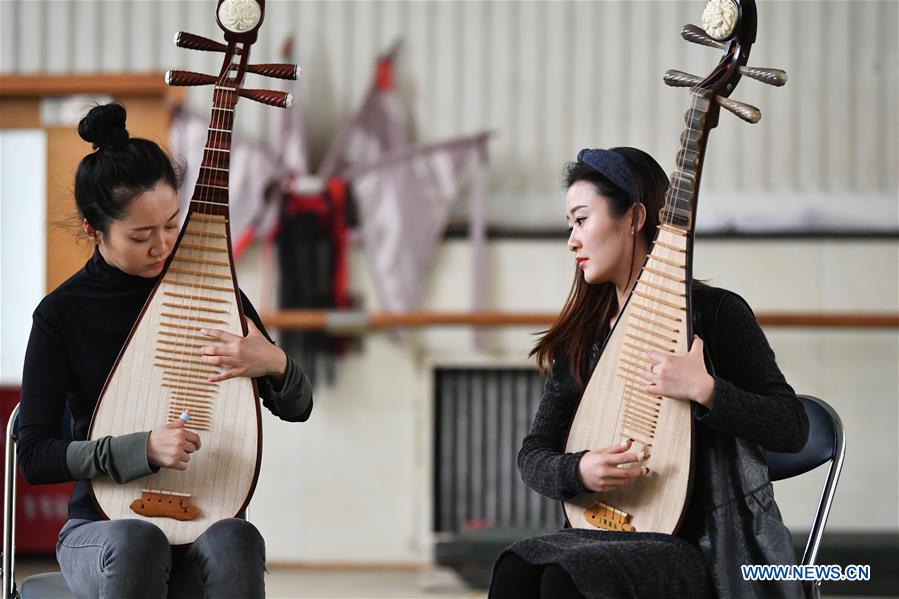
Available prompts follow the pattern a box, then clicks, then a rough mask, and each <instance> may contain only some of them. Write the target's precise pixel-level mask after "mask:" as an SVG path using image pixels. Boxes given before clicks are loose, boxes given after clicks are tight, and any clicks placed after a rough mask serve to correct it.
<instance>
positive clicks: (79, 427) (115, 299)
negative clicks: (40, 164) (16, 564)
mask: <svg viewBox="0 0 899 599" xmlns="http://www.w3.org/2000/svg"><path fill="white" fill-rule="evenodd" d="M155 283H156V278H152V279H147V278H144V277H139V276H134V275H129V274H126V273H124V272H122V271H121V270H119V269H117V268H115V267H113V266H111V265H109V264H107V263H106V261H105V260H103V257H102V256H101V255H100V252H99V251H95V252H94V255H93V256H92V257H91V259H90V260H89V261H88V262H87V264H85V266H84V268H82V269H81V270H80V271H78V272H77V273H75V274H74V275H73V276H72V277H71V278H69V279H68V280H67V281H66V282H64V283H63V284H62V285H60V286H59V287H57V288H56V289H55V290H54V291H53V292H52V293H50V294H49V295H48V296H47V297H45V298H44V299H43V301H41V303H40V304H39V305H38V307H37V308H36V309H35V311H34V315H33V323H32V327H31V336H30V337H29V339H28V349H27V351H26V353H25V368H24V372H23V375H22V397H21V401H20V408H19V437H18V454H19V466H20V468H21V469H22V473H23V474H24V476H25V479H26V480H27V481H28V482H30V483H32V484H43V483H58V482H65V481H70V480H77V481H78V482H77V483H76V485H75V490H74V491H73V493H72V497H71V499H70V500H69V518H83V519H88V520H99V519H100V515H99V514H98V513H97V510H96V508H95V507H94V505H93V501H92V500H91V496H90V490H89V485H88V479H90V478H93V477H95V476H102V475H107V476H110V477H112V478H113V480H116V481H117V482H128V481H130V480H134V479H136V478H139V477H141V476H146V475H148V474H150V473H151V472H153V471H154V468H152V467H151V466H150V465H149V464H148V462H147V437H148V436H149V431H143V432H135V433H133V434H130V435H122V436H119V437H105V438H103V439H98V440H94V441H86V440H85V439H87V432H88V428H89V426H90V422H91V417H92V415H93V413H94V407H95V406H96V404H97V399H98V398H99V397H100V391H101V390H102V389H103V385H104V383H105V382H106V378H107V376H108V375H109V372H110V370H112V366H113V363H114V362H115V359H116V357H117V356H118V354H119V351H120V350H121V349H122V346H123V345H124V344H125V340H126V339H127V337H128V334H129V333H130V332H131V329H132V327H133V326H134V323H135V321H136V320H137V317H138V315H139V314H140V310H141V308H142V307H143V305H144V303H146V301H147V298H148V297H149V295H150V291H151V290H152V289H153V286H154V285H155ZM240 297H241V300H242V302H243V310H244V314H245V315H246V316H247V317H248V318H250V319H251V320H252V321H253V322H254V323H255V324H256V326H257V327H258V328H259V330H260V331H261V332H262V334H263V335H265V336H266V338H268V339H269V340H270V341H271V338H270V337H269V336H268V333H266V331H265V328H264V327H263V326H262V321H261V320H260V319H259V315H258V314H257V313H256V310H255V309H254V308H253V306H252V305H251V304H250V301H249V300H248V299H247V298H246V296H245V295H244V294H243V292H241V293H240ZM256 382H257V384H258V388H259V395H260V397H262V399H263V405H264V406H265V407H266V408H268V409H269V410H270V411H271V412H272V413H273V414H275V415H276V416H278V417H279V418H281V419H282V420H288V421H291V422H299V421H305V420H306V419H308V418H309V414H310V412H311V411H312V386H311V384H310V383H309V379H308V378H307V377H306V375H305V374H304V373H303V372H302V370H301V369H300V368H299V367H298V366H297V365H296V364H295V363H294V362H293V361H292V360H291V359H290V358H289V357H288V360H287V372H286V373H285V377H284V382H283V384H282V385H281V388H280V389H277V388H275V387H274V386H273V385H274V382H273V381H271V380H270V379H269V378H259V379H256ZM66 405H68V407H69V410H70V411H71V413H72V416H73V417H74V431H73V435H72V436H73V438H74V439H75V440H74V441H69V440H64V439H63V435H62V431H61V430H60V423H61V422H62V417H63V412H64V410H65V406H66Z"/></svg>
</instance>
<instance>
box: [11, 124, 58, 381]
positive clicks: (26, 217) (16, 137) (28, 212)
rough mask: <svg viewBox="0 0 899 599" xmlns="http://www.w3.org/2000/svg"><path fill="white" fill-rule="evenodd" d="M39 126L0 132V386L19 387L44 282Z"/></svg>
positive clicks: (43, 191)
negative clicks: (32, 324)
mask: <svg viewBox="0 0 899 599" xmlns="http://www.w3.org/2000/svg"><path fill="white" fill-rule="evenodd" d="M46 155H47V136H46V134H45V133H44V132H43V131H42V130H25V129H23V130H19V131H3V130H0V157H2V158H0V198H2V201H0V385H19V384H20V383H21V382H22V364H23V362H24V358H25V347H26V345H27V343H28V333H29V332H30V331H31V312H32V311H33V310H34V307H35V306H36V305H37V303H38V302H39V301H40V300H41V298H42V297H43V296H44V286H45V285H46V268H45V261H46V253H47V249H46V245H47V244H46V240H45V237H44V236H43V235H42V234H41V232H42V231H44V230H45V229H46V224H47V215H46V200H45V197H46V195H47V193H46V191H47V190H46V181H47V176H46Z"/></svg>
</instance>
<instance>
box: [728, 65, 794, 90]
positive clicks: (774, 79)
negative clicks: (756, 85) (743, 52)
mask: <svg viewBox="0 0 899 599" xmlns="http://www.w3.org/2000/svg"><path fill="white" fill-rule="evenodd" d="M740 74H741V75H745V76H747V77H749V78H750V79H755V80H756V81H761V82H762V83H767V84H768V85H774V86H777V87H780V86H781V85H783V84H784V83H786V82H787V73H786V71H782V70H780V69H761V68H758V67H740Z"/></svg>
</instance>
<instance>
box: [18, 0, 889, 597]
mask: <svg viewBox="0 0 899 599" xmlns="http://www.w3.org/2000/svg"><path fill="white" fill-rule="evenodd" d="M215 6H216V2H214V1H213V0H184V1H165V2H162V1H157V2H151V1H149V0H137V1H131V0H121V1H105V2H104V1H93V0H58V1H53V0H50V1H37V0H35V1H26V0H0V185H2V187H0V193H2V196H0V200H2V201H0V216H2V219H0V220H2V238H0V242H2V244H0V251H2V254H0V268H2V271H0V274H2V313H0V318H2V321H0V325H2V369H0V384H2V386H3V388H2V400H3V406H2V408H3V412H2V413H3V415H4V417H5V416H6V415H8V413H9V412H10V411H11V409H12V407H13V406H14V405H15V403H16V402H17V399H18V385H19V384H20V382H21V367H22V357H23V355H24V348H25V344H26V342H27V338H28V332H29V330H30V326H31V318H30V315H31V311H32V310H33V309H34V307H35V305H36V304H37V302H38V301H40V299H41V298H42V297H43V296H44V295H45V294H46V293H48V292H49V291H51V290H52V289H53V288H54V287H55V286H56V285H58V284H59V283H60V282H62V281H63V280H65V279H66V278H67V277H68V276H70V275H71V274H72V273H74V272H75V271H76V270H77V269H78V268H80V267H81V265H83V263H84V261H85V260H86V259H87V257H88V256H89V255H90V251H91V248H90V247H89V246H88V244H87V243H86V242H85V241H78V240H77V239H76V235H75V233H76V232H75V231H74V230H73V229H71V228H66V227H65V226H62V223H63V222H64V221H65V220H66V218H67V217H70V216H71V215H72V214H73V213H74V197H73V193H72V189H73V180H74V179H73V177H74V171H75V168H76V167H77V164H78V161H79V160H80V158H81V157H82V156H84V155H85V154H86V153H88V152H89V151H90V146H89V145H88V144H86V143H84V142H83V141H81V140H80V139H79V138H78V136H77V133H76V132H75V126H76V125H77V122H78V120H79V119H80V118H81V116H83V114H85V113H86V112H87V110H88V109H89V108H90V107H91V106H92V105H93V104H95V103H97V102H107V101H110V100H113V99H115V100H118V101H121V102H123V103H124V104H125V106H126V107H127V109H128V128H129V131H130V132H131V134H132V135H138V136H143V137H147V138H150V139H153V140H155V141H157V142H159V143H160V144H161V145H162V146H164V147H165V148H167V149H168V150H169V151H171V152H172V154H173V155H174V156H175V158H176V160H178V161H179V162H180V163H181V164H182V166H183V167H184V168H185V169H186V175H185V182H184V186H183V188H182V190H181V195H182V198H183V200H184V201H185V202H186V201H187V200H188V199H189V197H190V194H191V192H192V189H193V184H194V180H195V177H196V169H197V168H198V161H199V156H200V154H201V151H202V146H203V142H204V141H205V130H206V127H207V125H208V123H209V114H210V107H211V90H210V88H208V87H192V88H180V87H178V88H175V87H167V86H166V85H165V83H164V80H163V79H164V78H163V73H164V72H165V71H166V70H168V69H181V70H188V71H197V72H201V73H208V74H217V73H218V71H219V69H220V66H221V59H222V55H221V54H219V53H216V52H198V51H190V50H186V49H181V48H178V47H176V46H175V44H173V43H172V38H173V36H174V35H175V33H176V32H178V31H187V32H190V33H194V34H198V35H202V36H205V37H209V38H211V39H213V40H216V41H222V39H223V38H222V34H221V31H220V30H219V29H218V27H217V26H216V24H215V20H214V12H215ZM703 6H704V3H703V2H700V1H698V0H697V1H692V0H691V1H665V2H651V1H645V2H644V1H634V2H624V1H618V2H613V1H596V2H568V1H546V2H538V1H535V2H512V1H510V2H487V1H471V2H442V1H441V2H438V1H433V2H430V1H429V2H406V1H400V2H379V1H371V2H339V1H335V2H326V1H299V2H294V1H286V0H283V1H278V0H269V1H268V2H267V3H266V10H265V22H264V23H263V25H262V28H261V30H260V34H259V40H258V42H257V43H256V44H255V45H253V46H252V48H251V62H254V63H268V62H295V63H298V64H299V65H300V67H301V68H302V77H301V78H300V79H299V80H298V81H296V82H295V83H294V82H281V81H278V80H274V79H269V78H264V77H260V76H258V75H248V76H247V80H246V81H245V85H244V86H245V87H251V88H262V89H278V90H284V91H290V92H292V94H293V98H294V102H293V104H292V106H291V107H290V108H289V109H286V110H282V109H278V108H274V107H270V106H263V105H260V104H257V103H254V102H251V101H249V100H247V99H241V101H240V102H239V103H238V108H237V112H236V118H235V130H234V131H235V136H234V152H233V154H232V164H231V167H232V174H231V192H230V193H231V203H232V207H231V210H232V231H231V233H232V240H233V242H234V247H235V254H236V256H237V274H238V280H239V282H240V285H241V287H242V289H243V290H244V291H245V292H246V293H247V295H248V296H249V297H250V299H251V300H252V301H253V303H254V305H256V307H257V308H258V309H259V311H260V312H262V313H263V314H264V319H265V321H266V323H267V326H268V327H269V330H270V332H271V333H272V334H273V335H275V336H276V337H277V338H278V339H279V342H280V343H281V345H282V346H284V347H285V349H287V351H289V352H290V353H291V355H293V356H294V357H295V358H296V359H297V360H298V361H299V362H300V364H301V365H303V366H304V368H306V369H307V371H308V372H309V373H310V375H311V376H312V377H313V378H314V380H315V384H316V390H315V409H314V411H313V414H312V417H311V419H310V420H309V421H308V422H307V423H303V424H289V423H285V422H281V421H278V420H277V419H275V418H274V417H272V416H271V415H270V414H268V413H267V412H266V411H263V425H264V435H263V439H264V449H263V456H264V457H263V466H262V472H261V474H260V479H259V484H258V486H257V489H256V494H255V496H254V498H253V502H252V503H251V508H250V519H251V520H252V521H253V523H254V524H255V525H256V526H257V527H258V528H259V529H260V531H261V532H262V534H263V536H264V537H265V540H266V545H267V552H268V563H269V569H270V571H271V575H270V576H271V579H270V584H269V592H270V594H271V595H272V596H360V597H362V596H419V595H420V596H429V595H432V594H435V595H450V596H481V595H483V590H479V589H483V587H484V586H485V585H486V581H487V580H489V569H490V566H491V564H492V561H493V559H494V558H495V556H496V555H497V554H498V552H499V551H500V550H501V549H502V547H504V546H505V545H506V544H508V543H509V542H511V541H512V540H514V539H516V538H518V537H520V536H522V535H527V534H535V533H536V532H538V531H543V530H554V529H556V528H558V527H559V526H560V525H561V522H562V517H561V510H560V506H559V505H558V504H557V503H555V502H552V501H549V500H545V499H543V498H541V497H539V496H538V495H536V494H535V493H533V492H531V491H529V490H527V489H526V488H525V487H524V485H523V484H522V483H521V481H520V479H519V476H518V472H517V468H516V466H515V455H516V453H517V450H518V447H519V446H520V442H521V439H522V437H523V436H524V434H526V432H527V430H528V427H529V425H530V420H531V418H532V415H533V412H534V410H535V409H536V405H537V403H538V402H539V399H540V395H541V391H542V379H541V377H540V376H539V374H538V373H537V372H536V370H535V369H534V368H533V364H532V363H531V362H529V361H528V360H527V357H526V356H527V353H528V351H529V350H530V348H531V347H532V346H533V343H534V341H535V333H537V332H539V331H540V330H543V329H545V327H546V326H547V325H548V324H549V322H551V320H552V318H553V316H554V315H555V314H557V313H558V310H559V309H560V308H561V306H562V304H563V302H564V300H565V298H566V296H567V293H568V290H569V286H570V284H571V280H572V276H573V274H574V272H575V264H574V261H573V259H572V256H571V255H570V254H569V252H568V251H567V249H566V233H565V220H564V207H563V202H564V200H563V197H564V196H563V192H562V190H561V188H560V183H559V174H560V170H561V167H562V166H563V164H564V163H565V162H567V161H569V160H572V159H574V157H575V156H576V154H577V151H578V150H579V149H581V148H584V147H612V146H619V145H628V146H635V147H639V148H641V149H644V150H646V151H648V152H649V153H651V154H652V155H653V156H654V157H655V158H656V159H657V160H658V161H659V163H660V164H661V165H662V166H663V168H664V169H665V170H666V171H668V172H670V171H671V170H672V169H673V159H674V154H675V151H676V150H677V147H678V136H679V135H680V132H681V129H682V127H683V113H684V111H685V110H686V108H687V105H688V94H687V91H686V90H685V89H675V88H670V87H666V86H665V85H664V84H663V82H662V74H663V73H664V72H665V70H666V69H670V68H675V69H679V70H682V71H686V72H688V73H693V74H695V75H698V76H700V77H704V76H705V75H706V74H708V73H709V72H710V71H711V70H712V68H713V67H714V65H715V64H716V62H717V60H718V59H719V58H720V54H721V53H720V50H715V49H713V48H708V47H704V46H699V45H695V44H690V43H687V42H686V41H684V40H683V39H682V38H681V36H680V31H681V27H682V26H683V25H684V24H686V23H694V24H698V23H699V17H700V14H701V12H702V9H703ZM897 7H899V6H897V3H896V2H894V1H881V2H878V1H871V2H850V1H803V2H767V1H762V2H759V5H758V14H759V23H758V34H757V41H756V44H755V46H753V48H752V54H751V56H750V60H749V64H750V65H752V66H759V67H774V68H781V69H784V70H786V71H787V73H788V75H789V81H788V83H787V84H786V85H785V86H784V87H782V88H774V87H769V86H766V85H763V84H761V83H759V82H757V81H753V80H750V79H747V78H744V79H743V80H742V81H741V83H740V85H739V87H738V88H737V90H736V91H735V93H734V94H733V96H732V98H734V99H736V100H740V101H743V102H746V103H748V104H751V105H754V106H757V107H758V108H760V110H761V112H762V119H761V121H760V122H759V123H758V124H755V125H748V124H746V123H744V122H743V121H741V120H739V119H738V118H736V117H734V116H733V115H731V114H730V113H727V112H726V111H722V114H721V117H720V124H719V126H718V127H717V128H716V129H715V130H714V131H713V132H712V134H711V137H710V140H709V144H708V152H707V155H706V160H705V168H704V172H703V184H702V189H701V193H700V201H699V208H698V219H697V235H696V243H695V252H694V275H695V276H696V277H698V278H701V279H703V280H705V281H707V282H708V283H709V284H712V285H715V286H720V287H725V288H728V289H731V290H733V291H736V292H737V293H739V294H741V295H742V296H743V297H744V298H745V299H746V300H747V301H748V302H749V303H750V305H752V306H753V308H754V310H755V312H756V314H757V316H758V317H759V319H760V321H761V322H762V324H763V326H764V327H765V332H766V334H767V336H768V338H769V340H770V342H771V344H772V346H773V348H774V351H775V353H776V354H777V358H778V363H779V365H780V366H781V368H782V370H783V371H784V373H785V375H786V377H787V380H788V381H789V382H790V383H791V384H792V385H793V387H794V388H795V389H796V390H797V392H800V393H805V394H810V395H815V396H818V397H821V398H822V399H824V400H826V401H827V402H828V403H830V404H831V405H832V406H833V407H834V408H835V409H836V411H837V412H838V413H839V414H840V416H841V417H842V419H843V422H844V424H845V426H846V430H847V437H848V447H849V449H848V453H847V459H846V464H845V467H844V471H843V475H842V479H841V481H840V485H839V488H838V491H837V495H836V499H835V502H834V507H833V511H832V513H831V515H830V519H829V523H828V529H827V533H826V535H825V539H824V548H823V549H822V554H821V556H819V560H818V561H819V563H841V564H847V563H871V564H872V570H873V574H872V575H873V579H872V581H871V582H868V583H834V584H830V585H825V587H824V590H825V593H831V594H854V595H864V594H879V595H889V594H891V593H896V592H897V590H896V589H897V588H899V570H897V566H896V564H897V563H899V502H897V497H899V474H897V473H899V465H897V449H899V448H897V427H899V373H897V370H899V337H897V313H899V286H897V271H899V245H897V241H899V206H897V139H899V135H897V134H899V130H897V79H899V68H897V67H899V64H897V41H896V40H897V28H899V23H897V19H899V15H897ZM198 132H199V133H198ZM197 140H199V141H197ZM191 169H193V170H191ZM297 310H301V312H298V311H297ZM453 319H454V320H455V321H456V322H457V324H454V325H452V326H448V325H447V324H446V321H448V320H453ZM459 322H461V323H463V324H458V323H459ZM465 323H468V324H465ZM471 323H475V324H477V325H478V326H477V327H474V326H472V324H471ZM400 325H402V326H400ZM823 480H824V472H823V469H819V471H815V472H813V473H809V474H807V475H804V476H802V477H799V478H795V479H791V480H788V481H784V482H781V483H778V484H777V485H776V487H775V488H776V494H777V500H778V503H779V505H780V507H781V509H782V512H783V516H784V520H785V522H786V523H787V525H788V526H789V527H790V528H791V530H792V531H793V533H794V537H795V539H796V543H797V545H798V546H799V550H800V552H801V549H802V546H803V545H804V539H805V536H806V535H807V531H808V529H809V527H810V525H811V522H812V518H813V516H814V508H815V506H816V505H817V500H818V496H819V494H820V489H821V485H822V483H823ZM67 497H68V488H67V487H58V488H57V487H50V488H27V487H26V486H25V485H24V483H21V482H20V488H19V502H18V514H19V517H18V518H19V519H18V524H17V527H18V530H17V533H18V537H17V544H18V547H19V552H20V562H21V555H26V554H27V555H30V556H32V557H35V556H36V557H37V558H40V557H41V556H44V557H46V556H50V557H51V558H52V552H53V546H54V542H55V534H56V531H57V530H58V528H59V526H60V525H61V523H62V522H63V521H64V519H65V504H66V501H67ZM25 563H26V564H27V563H32V564H33V568H34V569H36V570H41V569H51V568H52V567H54V564H53V563H52V562H46V561H37V562H25ZM19 567H20V569H21V568H23V566H22V565H21V563H20V566H19Z"/></svg>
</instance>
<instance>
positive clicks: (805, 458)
mask: <svg viewBox="0 0 899 599" xmlns="http://www.w3.org/2000/svg"><path fill="white" fill-rule="evenodd" d="M797 397H798V398H799V400H800V401H801V402H802V405H803V407H804V408H805V413H806V414H807V415H808V423H809V433H808V441H806V443H805V447H803V448H802V450H801V451H799V452H798V453H778V452H773V451H768V452H766V458H767V461H768V474H769V475H770V477H771V480H772V481H777V480H782V479H785V478H791V477H793V476H798V475H800V474H805V473H806V472H809V471H811V470H814V469H815V468H817V467H818V466H820V465H821V464H824V463H825V462H830V466H829V468H828V470H827V479H826V480H825V481H824V489H823V490H822V492H821V499H820V500H819V502H818V509H817V511H816V513H815V520H814V522H813V523H812V529H811V531H810V532H809V535H808V541H807V542H806V544H805V551H804V552H803V554H802V561H801V562H800V564H801V565H814V563H815V559H816V558H817V556H818V548H819V547H820V546H821V537H822V536H823V535H824V526H825V525H826V524H827V516H828V515H829V514H830V507H831V505H832V504H833V497H834V495H835V494H836V491H837V483H838V482H839V480H840V472H841V471H842V470H843V459H844V458H845V456H846V433H845V430H844V429H843V422H842V421H841V420H840V417H839V415H838V414H837V413H836V412H835V411H834V409H833V408H831V407H830V406H829V405H827V403H826V402H824V401H823V400H820V399H818V398H817V397H811V396H809V395H798V396H797ZM804 588H805V592H806V595H808V596H809V597H812V598H814V599H817V598H818V597H820V596H821V581H815V582H810V583H807V584H806V585H805V586H804Z"/></svg>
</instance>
